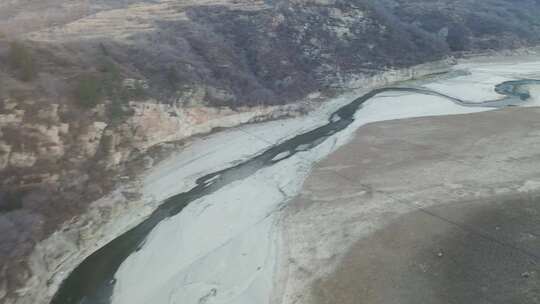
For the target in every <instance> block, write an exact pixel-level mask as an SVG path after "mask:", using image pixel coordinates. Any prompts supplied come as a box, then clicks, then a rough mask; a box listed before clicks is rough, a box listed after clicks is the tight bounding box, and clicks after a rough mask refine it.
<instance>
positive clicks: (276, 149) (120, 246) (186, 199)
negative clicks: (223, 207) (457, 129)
mask: <svg viewBox="0 0 540 304" xmlns="http://www.w3.org/2000/svg"><path fill="white" fill-rule="evenodd" d="M539 84H540V80H532V79H527V80H517V81H509V82H504V83H501V84H499V85H497V86H496V87H495V91H496V92H498V93H500V94H502V95H505V96H506V97H505V98H503V99H500V100H488V101H484V102H481V103H472V102H467V101H464V100H460V99H457V98H454V97H451V96H448V95H444V94H441V93H437V92H434V91H431V90H427V89H418V88H403V87H386V88H380V89H375V90H372V91H371V92H369V93H367V94H365V95H363V96H361V97H359V98H357V99H355V100H353V101H352V102H351V103H349V104H347V105H345V106H343V107H341V108H340V109H338V110H337V111H335V112H334V113H333V114H332V115H331V116H330V118H329V120H328V123H327V124H325V125H323V126H321V127H318V128H316V129H314V130H312V131H309V132H306V133H303V134H300V135H298V136H295V137H293V138H291V139H289V140H287V141H285V142H283V143H280V144H278V145H275V146H272V147H270V148H269V149H268V150H266V151H265V152H263V153H261V154H259V155H257V156H255V157H253V158H251V159H249V160H247V161H245V162H243V163H240V164H238V165H236V166H233V167H230V168H227V169H224V170H221V171H217V172H214V173H211V174H208V175H206V176H204V177H201V178H199V179H198V180H197V181H196V186H195V187H193V188H192V189H191V190H189V191H187V192H183V193H180V194H177V195H174V196H172V197H170V198H168V199H167V200H165V201H164V202H163V204H161V205H160V207H159V208H158V209H156V210H155V211H154V212H153V213H152V214H151V215H150V217H148V218H147V219H146V220H144V221H143V222H142V223H140V224H139V225H137V226H136V227H134V228H132V229H131V230H129V231H127V232H126V233H124V234H122V235H120V236H119V237H117V238H116V239H114V240H112V241H111V242H109V243H108V244H106V245H105V246H103V247H102V248H100V249H99V250H97V251H95V252H94V253H93V254H92V255H90V256H89V257H88V258H86V259H85V260H84V261H83V262H82V263H81V264H80V265H79V266H78V267H76V268H75V270H73V272H71V274H69V276H68V277H67V278H66V279H65V280H64V281H63V283H62V284H61V286H60V289H59V290H58V292H57V293H56V294H55V296H54V297H53V300H52V302H51V303H52V304H107V303H110V302H111V295H112V292H113V288H114V285H115V278H114V277H115V273H116V272H117V270H118V268H119V267H120V265H121V264H122V262H123V261H124V260H126V258H128V257H129V255H130V254H131V253H133V252H136V251H137V250H139V249H140V248H141V247H142V246H144V242H145V238H146V236H147V235H148V234H149V233H150V232H151V231H152V229H153V228H154V227H155V226H156V225H157V224H158V223H159V222H161V221H162V220H164V219H166V218H169V217H171V216H174V215H176V214H178V213H179V212H180V211H182V209H183V208H184V207H185V206H187V205H188V204H189V203H190V202H192V201H194V200H196V199H198V198H200V197H203V196H205V195H207V194H209V193H212V192H214V191H216V190H219V189H220V188H222V187H224V186H225V185H227V184H229V183H231V182H233V181H235V180H240V179H244V178H246V177H248V176H250V175H252V174H253V173H255V172H256V171H257V170H259V169H261V168H264V167H267V166H272V165H273V164H275V163H277V162H280V161H283V160H284V159H287V158H289V157H291V156H293V155H294V154H296V153H298V152H300V151H306V150H309V149H311V148H313V147H315V146H317V145H319V144H321V143H322V142H323V141H324V140H326V139H327V138H328V137H330V136H332V135H334V134H335V133H337V132H340V131H342V130H343V129H345V128H347V127H348V126H349V125H350V124H351V123H352V122H353V121H354V115H355V113H356V112H357V111H358V110H360V109H361V106H362V104H363V103H364V102H366V101H368V100H369V99H371V98H373V97H375V96H376V95H378V94H381V93H386V92H402V93H418V94H426V95H433V96H439V97H443V98H446V99H449V100H451V101H452V102H454V103H456V104H459V105H462V106H466V107H493V108H498V107H505V106H515V105H519V104H520V103H522V102H523V101H525V100H527V99H528V98H529V97H530V96H529V93H528V90H527V85H539ZM396 98H398V97H396ZM157 271H159V270H157Z"/></svg>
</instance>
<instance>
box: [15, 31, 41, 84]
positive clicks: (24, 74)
mask: <svg viewBox="0 0 540 304" xmlns="http://www.w3.org/2000/svg"><path fill="white" fill-rule="evenodd" d="M8 63H9V66H10V68H11V69H12V70H13V71H15V72H16V73H17V77H18V78H19V79H20V80H22V81H31V80H33V79H34V78H35V76H36V74H37V68H36V65H35V62H34V59H33V58H32V52H31V50H30V48H28V47H27V46H25V45H24V44H22V43H20V42H16V41H15V42H12V43H11V44H10V46H9V53H8Z"/></svg>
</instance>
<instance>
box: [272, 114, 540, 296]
mask: <svg viewBox="0 0 540 304" xmlns="http://www.w3.org/2000/svg"><path fill="white" fill-rule="evenodd" d="M538 117H540V109H539V108H528V109H519V108H512V109H510V108H508V109H504V110H497V111H492V112H484V113H477V114H467V115H457V116H444V117H430V118H418V119H407V120H398V121H387V122H380V123H375V124H370V125H368V126H364V127H362V128H360V129H359V130H358V131H357V132H356V133H355V135H354V137H353V139H352V140H351V141H350V142H349V143H348V144H347V145H345V146H343V147H341V148H340V149H338V150H337V151H336V152H335V153H333V154H331V155H330V156H329V157H327V158H326V159H324V160H322V161H321V162H319V163H318V164H317V165H316V166H315V167H314V168H313V170H312V172H311V174H310V176H309V177H308V178H307V180H306V182H305V183H304V186H303V189H302V191H301V194H300V195H299V196H298V197H297V198H295V199H294V200H293V201H292V202H290V203H289V204H288V207H287V208H286V211H285V215H284V217H283V222H282V227H284V228H283V229H284V232H283V234H284V239H285V241H284V242H283V243H284V244H285V246H284V248H285V249H286V250H285V251H284V252H283V256H284V257H283V258H282V259H281V260H282V261H283V262H282V265H283V267H282V268H281V271H282V272H281V274H282V277H281V278H282V280H284V281H283V282H284V283H283V282H282V287H283V288H284V289H283V290H282V291H283V292H284V294H285V295H284V298H283V299H282V300H283V301H282V302H283V303H318V304H322V303H325V304H326V303H344V304H346V303H358V301H359V300H360V299H361V300H362V303H420V302H422V303H423V302H426V303H454V302H453V301H455V303H472V302H474V303H484V302H485V301H488V300H489V301H488V302H489V303H508V302H516V303H517V302H520V303H534V302H535V301H536V300H535V299H537V298H538V296H539V295H540V293H539V292H538V288H537V286H538V285H537V284H538V271H539V269H538V267H537V265H536V264H535V263H536V260H535V255H538V252H539V251H538V250H539V249H540V247H538V239H537V237H536V235H535V234H534V231H536V230H537V229H538V223H537V220H536V218H537V213H538V203H539V202H540V201H539V199H540V166H539V161H540V158H539V155H538V149H537V148H538V147H539V146H540V132H539V131H538V130H539V128H540V122H539V120H538ZM531 262H534V263H531ZM486 303H487V302H486Z"/></svg>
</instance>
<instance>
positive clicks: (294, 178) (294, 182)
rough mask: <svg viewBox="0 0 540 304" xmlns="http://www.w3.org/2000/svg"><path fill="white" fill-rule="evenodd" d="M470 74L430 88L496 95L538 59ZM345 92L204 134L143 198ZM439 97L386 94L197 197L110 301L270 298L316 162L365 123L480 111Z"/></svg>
mask: <svg viewBox="0 0 540 304" xmlns="http://www.w3.org/2000/svg"><path fill="white" fill-rule="evenodd" d="M459 68H460V69H468V70H469V71H471V73H472V74H471V75H469V76H463V77H458V78H455V79H448V80H444V81H441V82H439V83H432V84H427V85H426V86H427V87H429V88H432V89H435V90H437V91H440V92H442V93H445V94H448V95H451V96H455V97H458V98H462V99H466V100H475V101H481V100H485V99H492V98H497V97H498V96H497V95H496V94H494V93H492V90H493V86H494V85H495V84H497V83H499V82H501V81H505V80H511V79H515V78H516V77H520V76H523V75H530V74H531V73H535V72H536V71H539V70H540V62H538V63H526V64H522V65H519V66H516V65H515V64H514V65H494V66H491V65H487V64H486V65H472V64H468V65H462V66H459ZM354 97H355V96H350V95H349V96H345V97H341V98H338V99H336V100H334V101H333V102H330V103H329V104H328V106H326V107H323V108H322V109H320V110H319V111H318V112H316V113H314V114H312V115H310V116H308V117H304V118H300V119H291V120H285V121H278V122H271V123H265V124H260V125H253V126H246V127H243V128H241V129H235V130H230V131H226V132H222V133H219V134H217V135H216V136H211V137H209V138H207V139H201V140H199V141H197V142H195V143H193V144H192V145H191V147H190V148H189V149H186V150H185V151H183V152H181V153H179V154H178V155H176V156H174V157H172V158H171V159H169V160H168V161H166V162H163V163H162V164H160V165H159V166H158V167H157V168H155V169H154V170H153V172H151V174H149V175H148V177H147V179H146V185H145V189H144V191H145V195H147V196H148V197H151V198H153V199H154V200H163V199H165V198H167V197H169V196H171V195H173V194H176V193H179V192H182V191H186V190H188V189H189V188H190V187H192V186H193V180H194V179H195V178H196V177H200V176H203V175H205V174H208V173H210V172H214V171H217V170H219V169H223V168H226V167H228V166H230V165H231V164H235V163H238V162H239V161H241V160H245V159H248V158H250V157H251V156H253V155H255V154H257V153H260V152H261V151H263V150H264V149H266V148H268V147H269V146H271V145H272V144H275V143H278V142H281V141H283V140H285V139H286V138H290V137H292V136H294V135H295V134H299V133H302V132H304V131H306V130H310V129H313V128H314V127H316V126H321V125H324V124H325V123H326V122H327V119H328V117H329V114H330V113H331V112H332V110H333V109H336V108H337V106H338V105H341V104H344V103H345V102H347V100H352V98H354ZM486 110H487V109H484V108H468V107H462V106H459V105H457V104H455V103H452V102H450V101H448V100H446V99H443V98H441V97H435V96H428V95H421V94H411V93H407V94H404V93H384V94H381V95H379V96H376V97H375V98H373V99H371V100H369V101H368V102H366V103H365V104H364V105H363V107H362V108H361V109H360V110H359V111H358V112H357V113H356V115H355V118H356V120H355V121H354V122H353V123H352V124H351V125H349V127H348V128H347V129H345V130H343V131H341V132H338V133H337V134H335V135H333V136H332V137H329V138H327V139H326V140H325V141H324V142H323V143H322V144H320V145H319V146H317V147H315V148H313V149H311V150H309V151H306V152H301V153H298V154H296V155H294V156H293V157H291V158H288V159H286V160H283V161H281V162H279V163H277V164H275V165H273V166H270V167H266V168H263V169H260V170H259V171H257V172H256V173H255V174H253V175H252V176H250V177H248V178H245V179H243V180H239V181H236V182H233V183H231V184H229V185H227V186H226V187H224V188H222V189H220V190H218V191H216V192H214V193H212V194H210V195H207V196H205V197H203V198H201V199H198V200H196V201H194V202H192V203H191V204H190V205H188V206H187V207H186V208H185V209H184V210H183V211H182V212H181V213H179V214H178V215H176V216H174V217H172V218H170V219H168V220H165V221H163V222H162V223H160V224H159V225H158V226H157V227H156V228H155V229H154V230H153V231H152V232H151V234H150V235H149V237H148V239H147V240H146V242H145V244H144V246H143V247H142V249H141V250H139V251H137V252H136V253H134V254H132V255H131V256H130V257H129V258H128V259H127V260H126V261H125V262H124V263H123V264H122V265H121V267H120V269H119V271H118V273H117V274H116V280H117V283H116V285H115V289H114V293H113V303H114V304H145V303H156V304H168V303H182V304H191V303H194V304H195V303H238V304H253V303H257V304H264V303H270V301H271V299H273V297H279V295H274V294H273V290H274V288H275V284H276V278H275V270H276V268H277V267H278V265H277V263H278V262H279V260H280V257H279V254H278V253H279V252H280V251H279V248H278V247H279V233H278V231H279V225H278V224H279V213H280V210H281V207H282V206H283V204H285V203H287V202H288V201H289V200H290V199H291V198H292V197H294V196H295V195H296V194H297V193H298V192H299V191H300V189H301V187H302V183H303V182H304V180H305V178H306V176H307V175H308V174H309V172H310V168H311V167H312V166H313V165H314V163H315V162H317V161H319V160H321V159H323V158H324V157H326V156H327V155H329V154H330V153H332V152H333V151H335V149H336V148H337V147H339V146H342V145H343V144H345V143H347V142H348V141H349V140H350V139H351V137H352V135H353V134H354V132H355V131H356V130H357V129H358V128H359V127H361V126H362V125H365V124H367V123H370V122H377V121H384V120H394V119H401V118H411V117H422V116H435V115H451V114H463V113H471V112H478V111H486Z"/></svg>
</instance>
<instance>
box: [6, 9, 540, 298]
mask: <svg viewBox="0 0 540 304" xmlns="http://www.w3.org/2000/svg"><path fill="white" fill-rule="evenodd" d="M538 11H540V2H539V1H534V0H520V1H502V0H487V1H482V2H481V3H479V2H478V1H473V0H458V1H437V2H433V1H428V0H415V1H411V0H408V1H406V0H384V1H370V0H356V1H353V0H341V1H340V0H289V1H284V0H267V1H257V0H237V1H229V0H204V1H179V0H161V1H145V0H129V1H105V0H91V1H70V2H69V3H67V2H65V1H57V0H45V1H40V2H39V3H35V1H33V2H32V1H30V2H29V1H22V0H11V1H3V2H2V3H0V31H1V32H0V180H1V182H0V227H1V228H2V231H4V232H5V233H2V235H1V236H0V299H2V300H1V301H5V302H7V303H9V302H8V300H7V299H11V300H13V299H16V298H17V290H18V288H19V287H20V286H22V285H23V284H24V283H25V282H26V281H27V280H28V279H29V278H30V277H32V274H31V273H30V271H29V268H28V267H27V265H28V262H27V259H26V257H27V256H28V254H29V253H30V252H31V251H32V249H33V246H34V244H35V243H36V242H38V241H40V240H42V239H43V238H45V237H47V236H49V235H50V234H51V233H53V232H54V231H56V230H57V229H58V228H59V227H60V226H61V225H62V224H63V223H66V222H67V221H70V220H76V219H77V218H78V216H79V215H80V214H81V213H84V212H86V208H87V206H88V204H89V203H90V202H92V201H95V200H97V199H99V198H100V197H103V196H104V195H105V194H107V193H109V192H110V191H111V190H112V189H113V188H114V187H115V184H117V183H119V182H122V181H123V179H121V177H126V176H127V177H126V178H129V176H130V175H131V176H132V175H133V174H135V173H136V172H138V170H140V169H141V168H144V166H146V165H147V161H148V158H147V157H145V156H147V155H148V152H149V151H150V152H156V150H160V149H159V146H160V145H161V146H163V143H167V142H178V141H181V140H184V139H186V138H189V137H190V136H194V135H197V134H202V133H207V132H210V131H212V130H214V129H219V128H223V127H232V126H236V125H239V124H242V123H248V122H254V121H260V120H265V119H274V118H279V117H284V116H291V115H301V114H302V113H304V112H305V111H307V110H309V109H310V108H311V107H313V106H315V105H316V103H317V102H318V101H316V100H314V99H313V98H312V99H311V101H310V102H307V103H299V102H298V101H300V100H306V98H307V97H308V96H311V97H313V96H319V98H318V99H317V100H320V99H322V98H324V96H328V95H331V94H333V93H334V92H335V91H336V89H339V88H342V87H344V86H346V85H347V84H350V83H351V82H352V81H354V80H357V79H363V78H367V77H369V76H373V75H375V74H377V73H379V72H381V71H386V70H389V69H394V68H405V67H408V66H412V65H415V64H418V63H422V62H426V61H432V60H437V59H440V58H443V57H445V56H448V55H460V54H463V53H467V52H479V51H486V50H499V49H504V48H517V47H523V46H528V45H532V44H536V43H537V42H538V41H540V17H538V14H537V13H536V12H538ZM15 42H16V43H15ZM310 94H311V95H310ZM308 99H309V98H308ZM156 147H157V148H156ZM173 147H174V146H173ZM161 150H163V149H161ZM89 225H92V224H91V223H90V224H89Z"/></svg>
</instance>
